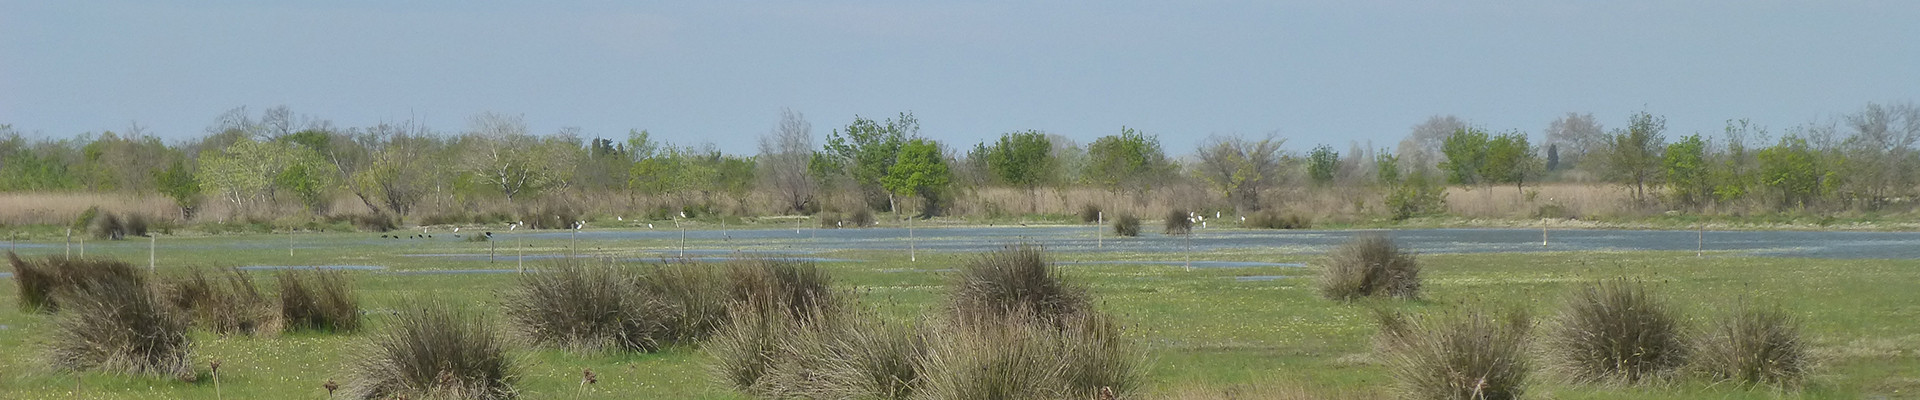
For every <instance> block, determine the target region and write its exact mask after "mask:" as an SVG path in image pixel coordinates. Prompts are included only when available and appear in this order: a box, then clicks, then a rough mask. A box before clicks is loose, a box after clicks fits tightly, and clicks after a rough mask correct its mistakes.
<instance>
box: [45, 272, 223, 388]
mask: <svg viewBox="0 0 1920 400" xmlns="http://www.w3.org/2000/svg"><path fill="white" fill-rule="evenodd" d="M58 296H59V297H60V299H61V300H60V302H61V304H64V305H65V309H63V310H61V315H60V317H59V319H57V320H56V321H55V323H54V328H53V331H54V332H53V338H52V340H51V343H50V346H49V347H50V351H49V353H50V358H51V360H50V361H51V364H52V365H54V366H56V367H58V368H62V369H69V370H76V371H77V370H96V371H106V372H114V373H123V374H130V375H151V376H171V377H179V378H182V379H189V380H190V379H192V377H193V369H192V367H191V365H190V363H191V356H190V355H191V354H190V353H191V351H192V342H191V341H190V340H189V339H188V338H187V329H188V323H187V321H186V319H185V318H181V317H180V316H179V315H178V314H177V313H176V312H175V311H173V310H171V309H170V308H169V307H167V305H166V304H164V302H163V301H161V299H158V298H156V297H155V296H154V295H153V292H152V291H151V290H148V288H147V286H146V281H145V279H140V278H136V279H100V280H91V281H88V282H87V283H85V284H82V285H77V286H75V287H74V289H73V290H67V291H61V292H60V293H59V295H58Z"/></svg>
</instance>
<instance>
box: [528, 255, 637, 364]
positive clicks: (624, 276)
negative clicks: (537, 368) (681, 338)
mask: <svg viewBox="0 0 1920 400" xmlns="http://www.w3.org/2000/svg"><path fill="white" fill-rule="evenodd" d="M501 303H503V304H504V305H505V307H506V314H507V319H508V320H509V321H510V322H511V323H512V327H513V328H514V329H515V330H516V331H517V333H519V335H520V336H521V337H523V338H525V339H526V340H528V341H529V342H532V343H533V344H536V345H542V346H549V347H557V348H563V349H569V350H576V351H603V350H626V351H648V352H650V351H654V350H657V349H659V348H660V347H661V346H662V344H663V342H667V341H668V340H663V339H666V338H665V337H664V336H667V334H668V333H669V332H668V331H667V327H666V320H667V318H668V315H669V314H671V309H670V308H669V306H668V305H667V304H665V303H664V302H662V301H661V300H660V299H658V298H656V297H655V296H653V295H652V294H651V293H648V292H644V291H642V290H641V287H640V285H639V282H638V279H637V278H636V277H635V276H634V274H633V273H630V272H627V271H626V270H623V269H621V268H619V267H618V266H617V265H611V264H610V263H608V264H597V265H587V264H585V263H583V262H581V261H579V260H573V259H563V260H561V261H559V262H557V263H555V264H553V265H552V266H549V267H546V268H542V269H540V270H539V271H536V272H535V273H529V274H521V275H520V277H519V278H518V279H516V280H515V281H514V284H513V286H511V287H510V288H508V289H507V291H506V293H505V294H504V295H503V298H502V299H501Z"/></svg>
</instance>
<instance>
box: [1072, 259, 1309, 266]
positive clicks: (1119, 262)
mask: <svg viewBox="0 0 1920 400" xmlns="http://www.w3.org/2000/svg"><path fill="white" fill-rule="evenodd" d="M1055 264H1081V265H1172V266H1187V265H1192V266H1193V267H1194V268H1253V267H1305V266H1307V265H1306V264H1301V263H1276V262H1259V261H1201V260H1194V261H1191V262H1189V261H1135V260H1115V261H1060V262H1055Z"/></svg>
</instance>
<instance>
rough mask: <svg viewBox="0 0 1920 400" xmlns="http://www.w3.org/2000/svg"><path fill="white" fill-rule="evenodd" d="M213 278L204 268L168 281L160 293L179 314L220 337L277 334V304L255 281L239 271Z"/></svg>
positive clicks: (192, 270) (230, 271) (224, 271)
mask: <svg viewBox="0 0 1920 400" xmlns="http://www.w3.org/2000/svg"><path fill="white" fill-rule="evenodd" d="M216 274H217V276H210V275H209V274H208V273H207V271H206V270H204V269H201V268H190V269H188V270H187V272H186V273H185V274H182V275H179V276H176V277H172V278H168V279H164V280H162V282H161V283H160V288H159V290H160V293H161V296H162V298H163V299H164V300H165V302H166V303H167V304H169V305H171V306H172V307H173V308H174V309H175V310H179V311H181V312H184V313H186V315H187V316H189V317H191V319H192V320H193V321H194V322H195V323H197V324H200V326H201V327H203V328H206V329H207V330H208V331H211V332H213V333H216V334H220V335H233V334H241V335H254V334H267V333H274V332H277V331H278V330H279V328H280V326H279V319H278V317H279V315H277V314H276V313H275V311H276V310H274V308H273V306H274V304H273V303H272V302H271V301H270V300H269V299H268V298H267V296H266V295H265V294H263V293H262V292H261V291H260V289H259V287H258V286H256V285H254V283H253V280H252V279H249V278H247V276H246V274H245V273H244V272H241V271H240V270H239V269H236V268H226V269H222V270H220V271H219V272H217V273H216Z"/></svg>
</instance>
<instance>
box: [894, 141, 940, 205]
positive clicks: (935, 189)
mask: <svg viewBox="0 0 1920 400" xmlns="http://www.w3.org/2000/svg"><path fill="white" fill-rule="evenodd" d="M952 179H953V171H951V170H949V169H948V168H947V162H946V158H945V156H943V155H942V154H941V152H940V144H939V143H937V142H934V141H932V140H928V139H919V138H915V139H913V140H909V141H907V142H906V143H905V144H903V145H902V146H900V157H899V159H898V160H896V161H895V163H894V165H893V167H892V168H890V169H889V170H888V173H887V176H886V177H884V178H882V179H881V184H882V185H884V186H885V187H886V189H887V191H888V192H889V193H892V194H894V195H899V196H919V197H920V199H921V201H923V203H921V204H922V205H921V212H920V217H922V218H926V217H931V216H933V215H935V214H938V213H939V209H940V208H939V205H940V196H941V194H943V192H944V191H945V190H946V188H947V184H948V183H950V182H951V181H952Z"/></svg>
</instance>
